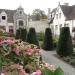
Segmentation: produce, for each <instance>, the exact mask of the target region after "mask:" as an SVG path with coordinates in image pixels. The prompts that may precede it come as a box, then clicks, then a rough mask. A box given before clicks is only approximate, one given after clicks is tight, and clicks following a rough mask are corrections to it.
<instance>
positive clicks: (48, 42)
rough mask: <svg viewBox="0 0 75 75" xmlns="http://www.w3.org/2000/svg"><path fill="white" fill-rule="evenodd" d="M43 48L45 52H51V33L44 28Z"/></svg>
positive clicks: (48, 29)
mask: <svg viewBox="0 0 75 75" xmlns="http://www.w3.org/2000/svg"><path fill="white" fill-rule="evenodd" d="M43 48H44V49H45V50H52V49H53V39H52V33H51V29H50V28H46V30H45V37H44V43H43Z"/></svg>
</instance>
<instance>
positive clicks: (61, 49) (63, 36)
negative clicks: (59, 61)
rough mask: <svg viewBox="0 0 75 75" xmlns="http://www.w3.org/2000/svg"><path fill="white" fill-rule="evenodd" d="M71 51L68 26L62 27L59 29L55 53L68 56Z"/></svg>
mask: <svg viewBox="0 0 75 75" xmlns="http://www.w3.org/2000/svg"><path fill="white" fill-rule="evenodd" d="M72 52H73V45H72V39H71V35H70V30H69V27H63V28H61V31H60V36H59V41H58V46H57V54H58V55H60V56H69V55H71V54H72Z"/></svg>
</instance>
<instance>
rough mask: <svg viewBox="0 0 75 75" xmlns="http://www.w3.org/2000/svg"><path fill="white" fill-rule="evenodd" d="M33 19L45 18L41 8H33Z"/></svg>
mask: <svg viewBox="0 0 75 75" xmlns="http://www.w3.org/2000/svg"><path fill="white" fill-rule="evenodd" d="M32 19H33V20H40V19H47V16H46V14H45V12H44V11H43V10H40V9H35V10H33V13H32Z"/></svg>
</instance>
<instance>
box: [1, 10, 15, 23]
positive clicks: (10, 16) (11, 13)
mask: <svg viewBox="0 0 75 75" xmlns="http://www.w3.org/2000/svg"><path fill="white" fill-rule="evenodd" d="M2 11H4V12H5V13H6V14H7V21H8V22H9V23H13V22H14V19H13V16H14V13H15V12H16V10H8V9H0V13H1V12H2Z"/></svg>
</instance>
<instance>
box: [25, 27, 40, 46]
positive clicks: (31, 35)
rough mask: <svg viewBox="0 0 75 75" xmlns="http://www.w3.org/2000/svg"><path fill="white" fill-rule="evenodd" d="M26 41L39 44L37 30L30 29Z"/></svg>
mask: <svg viewBox="0 0 75 75" xmlns="http://www.w3.org/2000/svg"><path fill="white" fill-rule="evenodd" d="M26 41H27V42H29V43H31V44H35V45H37V46H39V42H38V40H37V36H36V31H35V29H34V28H30V29H29V32H28V34H27V40H26Z"/></svg>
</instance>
